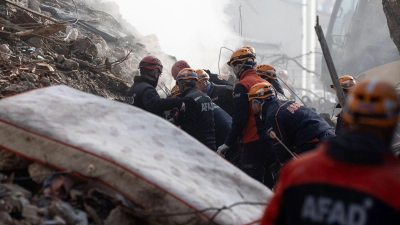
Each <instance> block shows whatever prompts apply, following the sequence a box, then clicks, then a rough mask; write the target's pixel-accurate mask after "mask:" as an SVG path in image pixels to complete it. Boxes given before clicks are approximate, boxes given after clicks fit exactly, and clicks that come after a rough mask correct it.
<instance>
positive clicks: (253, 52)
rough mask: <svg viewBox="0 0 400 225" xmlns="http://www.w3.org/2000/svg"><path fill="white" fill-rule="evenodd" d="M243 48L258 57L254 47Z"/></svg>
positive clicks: (246, 46)
mask: <svg viewBox="0 0 400 225" xmlns="http://www.w3.org/2000/svg"><path fill="white" fill-rule="evenodd" d="M242 48H247V49H248V50H249V51H250V52H251V53H252V54H253V55H254V56H256V50H255V49H254V48H253V47H252V46H250V45H245V46H243V47H242Z"/></svg>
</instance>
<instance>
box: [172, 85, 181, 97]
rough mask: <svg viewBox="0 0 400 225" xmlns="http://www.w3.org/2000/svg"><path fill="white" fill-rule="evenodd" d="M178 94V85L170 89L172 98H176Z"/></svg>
mask: <svg viewBox="0 0 400 225" xmlns="http://www.w3.org/2000/svg"><path fill="white" fill-rule="evenodd" d="M179 94H180V93H179V85H175V86H174V87H172V89H171V96H172V97H176V96H178V95H179Z"/></svg>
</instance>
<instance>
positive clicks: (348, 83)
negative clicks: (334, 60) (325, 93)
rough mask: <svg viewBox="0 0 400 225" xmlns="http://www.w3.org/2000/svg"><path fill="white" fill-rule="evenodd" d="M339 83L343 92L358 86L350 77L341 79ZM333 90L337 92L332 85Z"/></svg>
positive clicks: (346, 76)
mask: <svg viewBox="0 0 400 225" xmlns="http://www.w3.org/2000/svg"><path fill="white" fill-rule="evenodd" d="M339 83H340V86H342V89H343V90H346V91H348V90H350V89H352V88H353V87H354V86H355V85H356V80H355V79H354V77H352V76H350V75H344V76H341V77H339ZM331 88H333V89H334V90H335V86H333V84H331Z"/></svg>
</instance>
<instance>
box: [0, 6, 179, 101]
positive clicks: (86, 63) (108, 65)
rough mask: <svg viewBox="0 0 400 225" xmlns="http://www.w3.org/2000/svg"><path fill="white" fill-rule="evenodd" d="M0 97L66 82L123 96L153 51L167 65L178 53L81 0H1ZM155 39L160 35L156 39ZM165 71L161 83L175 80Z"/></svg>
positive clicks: (101, 93)
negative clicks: (167, 50)
mask: <svg viewBox="0 0 400 225" xmlns="http://www.w3.org/2000/svg"><path fill="white" fill-rule="evenodd" d="M1 2H2V3H3V4H1V5H0V24H1V26H2V30H1V31H0V54H1V57H0V68H1V73H0V90H1V92H0V98H4V97H7V96H10V95H14V94H18V93H21V92H25V91H29V90H32V89H35V88H41V87H46V86H51V85H58V84H65V85H68V86H71V87H73V88H76V89H79V90H81V91H84V92H88V93H92V94H95V95H99V96H103V97H106V98H108V99H115V100H120V101H123V99H124V95H125V93H126V91H127V89H128V88H129V86H130V84H131V83H132V82H133V77H134V76H135V75H138V70H137V66H138V63H139V61H140V59H141V58H143V57H144V56H146V55H148V54H149V53H150V52H149V50H148V49H147V48H146V46H145V45H144V44H143V43H148V42H149V39H151V41H152V42H151V43H152V46H150V51H151V53H153V54H157V55H160V58H161V59H163V60H164V61H165V62H163V63H164V64H165V65H167V66H168V65H169V64H172V63H173V62H174V60H175V59H174V58H173V57H171V56H167V55H165V54H164V53H162V52H161V51H160V48H159V47H157V46H153V45H154V43H157V40H156V37H154V36H148V37H136V36H134V35H133V34H132V33H131V32H130V31H129V30H127V29H125V28H124V27H123V26H122V25H121V24H120V23H119V22H117V21H116V20H115V19H114V17H112V16H111V15H109V14H107V13H105V12H102V11H99V10H96V9H95V8H93V7H91V6H87V5H85V4H84V3H82V2H79V1H45V0H44V1H41V2H38V1H37V0H29V1H27V2H26V1H21V2H18V1H17V3H16V2H14V1H9V0H6V1H1ZM154 39H155V40H154ZM164 73H165V75H164V76H163V78H162V79H161V83H162V84H163V85H164V84H165V83H168V82H169V83H170V80H171V78H170V76H168V74H167V73H166V71H164Z"/></svg>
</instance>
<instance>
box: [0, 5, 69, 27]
mask: <svg viewBox="0 0 400 225" xmlns="http://www.w3.org/2000/svg"><path fill="white" fill-rule="evenodd" d="M4 3H7V4H10V5H13V6H15V7H18V8H20V9H23V10H25V11H28V12H30V13H32V14H35V15H36V16H40V17H42V18H45V19H47V20H50V21H53V22H55V23H62V22H63V21H58V20H56V19H53V18H51V17H49V16H46V15H43V14H41V13H38V12H36V11H35V10H32V9H30V8H26V7H24V6H22V5H20V4H18V3H16V2H13V1H9V0H0V4H4Z"/></svg>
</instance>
